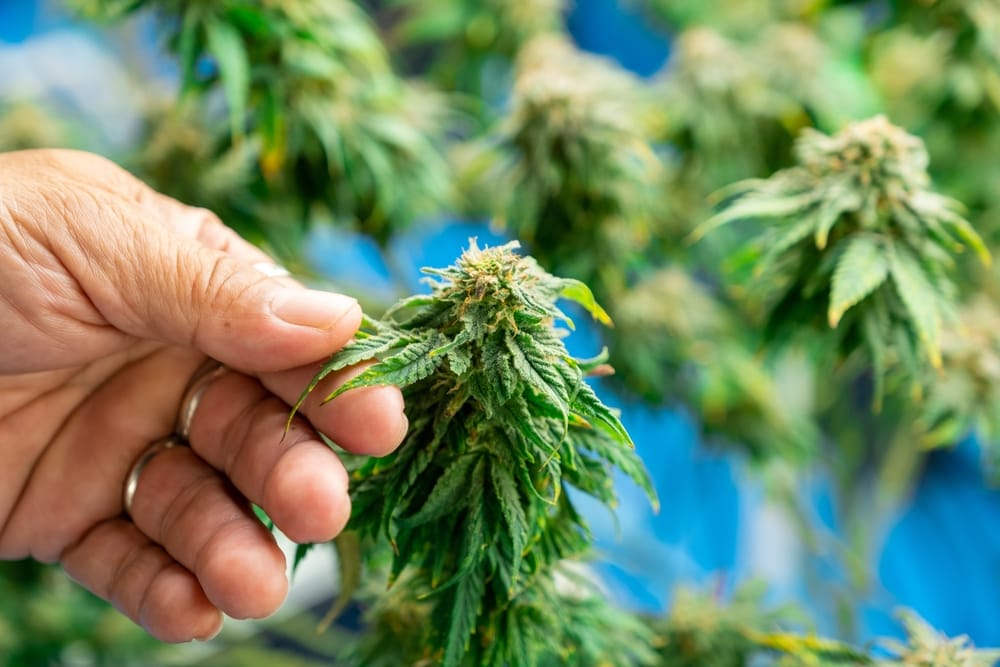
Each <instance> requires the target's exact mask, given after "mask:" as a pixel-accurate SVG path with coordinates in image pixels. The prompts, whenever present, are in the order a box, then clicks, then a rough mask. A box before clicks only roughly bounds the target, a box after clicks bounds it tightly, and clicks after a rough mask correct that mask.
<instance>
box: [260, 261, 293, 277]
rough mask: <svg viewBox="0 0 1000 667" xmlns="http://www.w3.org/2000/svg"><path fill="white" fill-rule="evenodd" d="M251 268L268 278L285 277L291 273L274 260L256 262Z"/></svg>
mask: <svg viewBox="0 0 1000 667" xmlns="http://www.w3.org/2000/svg"><path fill="white" fill-rule="evenodd" d="M253 268H255V269H257V270H258V271H260V272H261V273H263V274H264V275H265V276H267V277H268V278H285V277H287V276H290V275H292V274H291V273H289V272H288V269H286V268H285V267H283V266H281V265H279V264H275V263H274V262H257V263H256V264H254V265H253Z"/></svg>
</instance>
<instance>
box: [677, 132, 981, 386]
mask: <svg viewBox="0 0 1000 667" xmlns="http://www.w3.org/2000/svg"><path fill="white" fill-rule="evenodd" d="M795 157H796V161H797V163H798V164H797V165H796V166H794V167H792V168H789V169H784V170H782V171H779V172H777V173H775V174H774V175H773V176H771V177H770V178H769V179H767V180H754V181H744V182H741V183H737V184H736V185H734V186H732V187H731V188H730V189H729V190H728V192H726V193H725V194H726V195H729V196H730V197H733V196H734V195H738V196H735V197H733V198H732V199H730V201H728V202H727V205H726V206H725V208H724V210H722V211H721V212H720V213H719V214H717V215H716V216H715V217H713V218H711V219H710V220H708V221H707V222H705V223H704V224H703V225H702V226H701V227H700V228H699V229H698V230H696V232H695V236H696V237H699V236H702V235H704V234H705V233H707V232H708V231H709V230H711V229H714V228H716V227H719V226H721V225H724V224H727V223H729V222H732V221H734V220H742V219H749V218H756V219H760V220H766V221H767V225H766V226H764V227H763V228H762V229H761V230H760V231H759V233H758V234H757V236H756V238H755V239H754V241H753V242H752V247H751V251H750V252H749V253H748V255H749V256H750V264H752V266H753V278H752V280H751V285H750V287H749V296H750V297H751V301H752V302H754V303H755V305H757V306H758V307H759V308H760V309H761V310H762V314H763V316H764V319H765V321H766V322H767V324H768V326H769V327H770V328H771V329H772V330H778V331H792V330H795V329H797V328H799V327H800V325H801V322H803V321H811V320H816V319H819V318H817V315H820V314H821V313H822V314H825V318H824V319H826V321H827V322H828V324H829V326H830V327H831V328H834V329H836V330H837V333H838V334H839V351H840V352H841V356H842V357H846V356H848V355H849V354H850V353H851V352H852V351H853V350H854V349H855V348H856V347H858V346H859V343H860V345H861V346H863V347H865V348H866V349H867V352H868V355H869V358H870V360H871V362H872V365H873V367H874V370H875V376H876V383H877V385H878V386H877V388H876V389H877V394H880V392H881V386H882V385H881V382H882V377H883V376H884V375H885V373H886V371H887V369H888V368H889V367H890V366H892V365H900V366H902V367H903V368H904V369H905V370H907V371H908V373H909V374H910V376H912V377H919V375H920V371H921V364H920V357H921V356H922V355H921V350H922V352H923V355H925V356H926V359H927V360H929V362H930V364H931V365H932V366H934V367H940V365H941V336H942V327H943V324H944V323H945V322H949V321H951V320H952V318H953V309H954V303H955V301H956V300H957V295H956V291H957V290H956V287H955V285H954V283H953V282H952V278H951V274H952V272H953V268H954V264H955V260H954V255H955V254H956V253H958V252H960V251H961V250H963V249H964V247H965V246H969V247H972V248H973V249H974V250H975V251H976V252H977V253H978V254H979V256H980V258H981V259H982V261H983V262H984V263H989V261H990V257H989V253H988V251H987V250H986V248H985V246H984V244H983V242H982V240H981V239H980V237H979V235H978V234H977V233H976V232H975V230H974V229H973V228H972V226H971V225H970V224H969V223H968V221H966V220H965V219H964V218H963V217H962V216H961V214H960V213H959V210H960V204H959V203H958V202H956V201H954V200H952V199H949V198H948V197H945V196H942V195H940V194H938V193H936V192H934V191H932V190H931V189H930V178H929V176H928V175H927V165H928V157H927V152H926V150H925V149H924V146H923V143H922V142H921V141H920V139H918V138H916V137H914V136H911V135H909V134H907V133H906V132H905V131H904V130H902V129H900V128H898V127H896V126H894V125H892V124H890V123H889V122H888V121H887V120H886V119H885V118H884V117H882V116H878V117H875V118H873V119H870V120H867V121H863V122H859V123H855V124H853V125H850V126H848V127H847V128H845V129H844V130H843V131H841V132H840V133H838V134H836V135H834V136H827V135H824V134H822V133H820V132H817V131H815V130H805V131H804V132H803V134H802V135H801V136H800V138H799V139H798V140H797V142H796V144H795ZM876 400H878V399H877V398H876Z"/></svg>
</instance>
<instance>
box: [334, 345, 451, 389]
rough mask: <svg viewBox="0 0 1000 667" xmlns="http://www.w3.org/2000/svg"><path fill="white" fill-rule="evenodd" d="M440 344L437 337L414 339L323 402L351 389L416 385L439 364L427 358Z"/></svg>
mask: <svg viewBox="0 0 1000 667" xmlns="http://www.w3.org/2000/svg"><path fill="white" fill-rule="evenodd" d="M442 344H443V339H442V336H441V335H440V334H433V335H427V336H424V338H423V339H422V340H419V339H418V340H415V342H412V343H410V344H409V345H407V346H406V347H405V348H403V349H402V350H401V351H400V352H398V353H397V354H394V355H392V356H391V357H386V358H385V359H383V360H382V361H380V362H378V363H376V364H374V365H372V366H369V367H368V368H366V369H365V370H364V372H362V373H361V374H360V375H358V376H356V377H354V378H353V379H351V380H349V381H347V382H345V383H344V384H342V385H341V386H340V387H338V388H337V389H336V390H335V391H333V392H332V393H331V394H330V395H329V396H327V397H326V398H325V399H323V402H324V403H326V402H329V401H332V400H333V399H335V398H337V397H338V396H340V395H341V394H343V393H344V392H345V391H350V390H351V389H358V388H361V387H381V386H385V385H395V386H397V387H401V388H402V387H407V386H409V385H411V384H413V383H414V382H419V381H420V380H423V379H424V378H425V377H427V376H428V375H430V374H431V373H433V372H434V369H435V368H437V367H438V366H439V365H441V362H442V361H443V360H444V357H443V356H439V355H431V354H430V352H431V351H432V350H433V349H435V348H436V347H439V346H440V345H442Z"/></svg>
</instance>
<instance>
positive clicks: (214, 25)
mask: <svg viewBox="0 0 1000 667" xmlns="http://www.w3.org/2000/svg"><path fill="white" fill-rule="evenodd" d="M205 30H206V32H207V33H208V50H209V51H211V53H212V55H213V56H214V57H215V61H216V63H217V64H218V67H219V78H220V79H222V88H223V90H224V91H225V93H226V103H227V104H229V126H230V132H232V135H233V137H240V136H242V135H243V125H244V123H245V122H246V115H247V101H248V98H249V97H250V59H249V57H248V56H247V51H246V46H245V45H244V44H243V37H242V35H240V33H239V31H238V30H237V29H236V28H234V27H233V26H232V25H230V24H229V23H225V22H223V21H209V22H208V23H207V24H206V26H205Z"/></svg>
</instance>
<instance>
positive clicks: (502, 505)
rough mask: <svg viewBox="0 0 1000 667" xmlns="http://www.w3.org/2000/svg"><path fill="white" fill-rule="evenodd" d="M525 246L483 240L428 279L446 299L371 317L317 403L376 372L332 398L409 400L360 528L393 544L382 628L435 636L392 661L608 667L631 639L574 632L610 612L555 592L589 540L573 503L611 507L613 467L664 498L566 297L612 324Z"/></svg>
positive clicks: (366, 480) (429, 298) (360, 510)
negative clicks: (394, 394)
mask: <svg viewBox="0 0 1000 667" xmlns="http://www.w3.org/2000/svg"><path fill="white" fill-rule="evenodd" d="M516 247H517V244H514V243H512V244H508V245H505V246H501V247H497V248H487V249H480V248H479V247H478V246H477V245H476V244H475V243H474V242H473V243H472V245H471V246H470V248H469V249H468V250H467V251H466V252H465V253H464V254H463V255H462V257H461V258H460V259H459V260H458V262H457V263H456V264H455V265H454V266H451V267H448V268H445V269H428V270H426V271H427V273H428V274H430V275H431V276H432V277H433V278H432V280H431V286H432V292H431V294H430V295H426V296H424V295H419V296H414V297H411V298H408V299H405V300H403V301H401V302H400V303H398V304H397V305H396V306H394V307H393V308H392V309H390V310H389V312H388V313H387V314H386V316H385V317H384V318H383V319H381V320H371V319H369V320H367V321H366V322H365V325H364V326H363V328H362V331H361V332H360V333H359V334H358V337H357V339H356V340H355V341H353V342H352V343H350V344H348V345H347V346H346V347H345V348H344V349H343V350H341V351H340V352H338V353H336V354H335V355H334V356H333V357H332V358H331V359H330V361H329V362H328V363H327V364H326V365H325V366H324V367H323V369H322V371H321V372H320V373H319V374H318V375H317V376H316V378H315V379H314V380H313V382H312V384H311V385H310V387H309V388H308V389H307V390H306V394H304V395H303V400H304V398H305V396H306V395H308V392H310V391H312V390H313V389H314V388H315V387H316V386H317V385H318V383H319V382H320V381H322V379H323V378H324V377H325V376H326V375H327V374H329V373H331V372H334V371H336V370H339V369H342V368H346V367H347V366H351V365H353V364H357V363H361V362H364V361H369V360H374V361H375V363H374V364H373V365H371V366H369V367H368V368H366V369H365V370H364V371H363V372H362V373H361V374H360V375H358V376H357V377H355V378H354V379H353V380H350V381H349V382H347V383H346V384H344V385H342V386H341V387H340V388H339V389H338V390H337V391H335V392H334V393H333V394H331V395H330V396H328V397H327V399H328V400H329V399H333V398H335V397H336V396H338V395H340V394H342V393H343V392H346V391H350V390H351V389H356V388H359V387H368V386H374V385H385V384H394V385H397V386H400V387H402V388H403V390H404V396H405V398H406V405H407V414H408V416H409V418H410V430H409V432H408V434H407V436H406V439H405V441H404V443H403V445H402V446H401V447H400V448H399V450H398V451H397V452H396V453H394V454H392V455H390V456H389V457H387V458H385V459H381V460H373V461H369V462H366V463H364V464H363V465H361V466H360V467H357V468H356V469H355V470H354V472H353V474H352V486H351V489H352V490H351V500H352V507H353V513H352V518H351V522H350V524H349V529H350V530H353V531H357V532H358V533H359V534H360V536H361V537H362V538H365V539H381V540H386V541H388V543H389V544H391V545H392V562H391V566H390V574H389V583H390V585H391V586H392V587H393V593H392V597H393V599H394V602H393V603H392V604H391V605H388V606H387V607H383V622H390V621H389V620H388V619H387V618H385V615H386V614H398V613H400V612H399V610H400V609H409V608H415V610H414V611H413V612H412V613H411V615H410V616H411V617H410V620H409V621H408V622H405V621H404V622H403V625H404V626H408V628H409V631H411V632H413V631H416V632H419V633H420V640H419V641H415V642H412V646H413V647H414V648H413V649H412V650H413V653H412V654H407V655H404V656H401V659H402V660H403V661H404V662H402V663H395V664H416V663H419V662H420V661H421V660H426V661H428V662H430V663H433V664H443V665H446V666H450V665H497V666H500V665H508V664H517V663H520V664H545V662H546V661H549V662H551V663H553V664H581V665H584V664H597V662H598V659H599V658H601V656H597V655H592V653H593V652H595V651H603V650H604V649H605V648H606V647H605V645H604V641H605V639H607V640H608V641H610V642H611V644H612V645H616V646H617V644H618V643H619V642H618V639H612V638H610V637H606V638H604V639H600V640H595V639H594V638H591V637H587V636H586V634H585V633H584V634H582V635H581V634H580V630H579V628H577V627H575V623H576V622H577V621H579V618H578V616H577V614H584V615H585V616H586V617H587V618H588V619H589V620H588V622H589V623H591V624H593V623H594V622H595V619H594V618H593V614H595V613H597V614H604V615H607V614H609V613H610V612H609V611H603V606H602V605H605V604H606V603H605V602H604V601H603V600H602V599H601V598H599V597H595V596H594V594H593V593H586V592H585V591H582V592H578V593H574V592H573V591H572V590H570V591H568V592H567V591H565V590H562V591H560V590H559V587H558V577H559V576H560V575H561V573H563V572H564V570H565V565H564V563H565V562H567V561H569V560H571V559H577V558H580V557H581V556H583V555H585V554H586V552H587V548H588V544H589V542H590V538H589V533H588V531H587V527H586V522H585V520H584V518H583V517H582V516H581V515H580V514H579V513H578V511H577V510H576V508H575V504H574V496H573V492H583V493H586V494H589V495H592V496H594V497H596V498H598V499H599V500H601V501H603V502H604V503H606V504H613V503H614V491H613V488H612V477H611V471H612V467H617V468H619V469H621V470H622V471H623V472H625V473H626V474H627V475H628V476H629V477H630V478H632V480H633V481H635V482H636V483H637V484H639V485H640V486H641V487H642V488H643V489H645V490H646V492H647V493H648V494H649V496H650V498H651V499H653V498H654V493H653V489H652V486H651V484H650V481H649V478H648V477H647V475H646V472H645V470H644V469H643V467H642V463H641V462H640V461H639V459H638V458H637V457H636V456H635V454H634V452H633V450H632V442H631V440H630V438H629V436H628V433H627V432H626V431H625V429H624V427H623V426H622V424H621V422H620V421H619V420H618V417H617V415H616V414H615V412H614V411H613V410H611V409H610V408H608V407H606V406H605V405H604V404H603V403H602V402H601V401H600V400H599V399H598V398H597V395H596V394H595V393H594V391H593V390H592V389H591V388H590V386H589V385H588V384H587V383H586V381H585V376H586V374H587V373H588V372H590V371H592V370H594V369H596V368H598V367H599V366H600V365H601V364H603V363H604V357H602V356H599V357H596V358H595V359H591V360H578V359H574V358H573V357H570V356H569V354H568V353H567V352H566V349H565V347H564V346H563V343H562V341H561V337H560V332H559V330H558V329H556V328H554V327H555V325H557V324H559V323H563V324H565V325H566V326H570V327H572V321H571V320H570V319H569V318H568V317H567V316H566V315H565V314H564V313H563V312H562V311H561V310H560V309H559V308H558V307H557V306H556V301H557V300H558V299H560V298H565V299H569V300H571V301H574V302H576V303H577V304H578V305H580V306H582V307H583V308H585V309H586V310H587V311H588V312H589V313H590V314H591V315H592V316H593V317H594V318H595V319H597V320H598V321H601V322H604V323H606V324H607V323H609V320H608V317H607V315H606V313H605V312H604V310H603V309H602V308H601V307H600V306H599V305H598V304H597V303H596V302H595V301H594V298H593V296H592V295H591V292H590V290H589V289H588V288H587V287H586V286H584V284H583V283H580V282H579V281H576V280H571V279H565V278H555V277H553V276H552V275H550V274H548V273H547V272H545V271H543V270H542V269H541V268H540V267H539V266H538V264H537V263H536V262H535V261H534V260H532V259H530V258H527V257H520V256H518V255H516V254H515V252H514V250H515V249H516ZM443 545H451V548H443ZM562 576H565V575H564V574H563V575H562ZM575 595H580V596H581V599H580V600H574V596H575ZM570 609H576V612H575V613H567V611H568V610H570ZM404 630H406V628H404ZM404 645H410V644H408V643H404ZM623 645H624V646H625V647H627V646H628V642H625V643H624V644H623ZM635 646H636V645H635V644H633V647H635ZM374 648H375V649H376V650H396V649H390V648H389V647H387V646H385V645H384V644H381V645H376V646H375V647H374ZM633 650H635V649H633ZM639 652H640V653H641V650H639ZM393 659H395V658H393ZM604 659H605V660H607V659H610V657H609V656H608V657H605V658H604ZM369 660H370V661H371V662H366V664H375V657H374V656H369ZM560 661H561V662H560Z"/></svg>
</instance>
